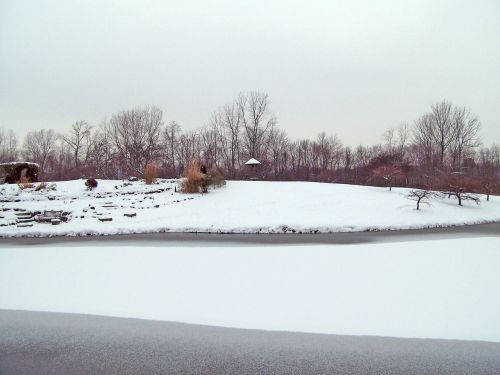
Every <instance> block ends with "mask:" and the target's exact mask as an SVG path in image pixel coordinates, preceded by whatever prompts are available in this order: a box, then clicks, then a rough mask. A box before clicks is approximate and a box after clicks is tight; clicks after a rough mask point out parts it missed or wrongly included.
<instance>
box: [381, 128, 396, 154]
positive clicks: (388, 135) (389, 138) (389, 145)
mask: <svg viewBox="0 0 500 375" xmlns="http://www.w3.org/2000/svg"><path fill="white" fill-rule="evenodd" d="M394 133H395V129H394V128H390V129H387V130H386V131H385V132H384V133H383V134H382V138H383V139H384V142H385V149H386V150H387V152H388V153H390V154H391V153H392V151H393V148H394V144H395V139H394V138H395V135H394Z"/></svg>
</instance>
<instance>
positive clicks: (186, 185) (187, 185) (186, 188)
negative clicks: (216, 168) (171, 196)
mask: <svg viewBox="0 0 500 375" xmlns="http://www.w3.org/2000/svg"><path fill="white" fill-rule="evenodd" d="M204 184H205V176H204V175H203V174H202V173H201V172H200V165H199V164H198V162H196V161H192V162H191V163H189V165H188V167H187V169H186V174H185V176H184V178H183V179H182V181H181V192H182V193H187V194H194V193H199V192H202V191H203V190H204V188H203V185H204Z"/></svg>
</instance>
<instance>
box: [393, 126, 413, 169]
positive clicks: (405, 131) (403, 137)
mask: <svg viewBox="0 0 500 375" xmlns="http://www.w3.org/2000/svg"><path fill="white" fill-rule="evenodd" d="M397 131H398V139H397V145H396V147H397V152H398V154H399V156H400V158H401V160H403V159H404V158H405V152H406V147H407V146H408V141H409V139H410V126H409V125H408V123H406V122H402V123H401V124H399V126H398V128H397Z"/></svg>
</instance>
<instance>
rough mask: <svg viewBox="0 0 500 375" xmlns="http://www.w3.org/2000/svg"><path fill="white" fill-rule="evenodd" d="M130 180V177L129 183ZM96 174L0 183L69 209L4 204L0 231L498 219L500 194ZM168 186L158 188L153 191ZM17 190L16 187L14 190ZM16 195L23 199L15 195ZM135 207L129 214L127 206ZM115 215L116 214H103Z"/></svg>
mask: <svg viewBox="0 0 500 375" xmlns="http://www.w3.org/2000/svg"><path fill="white" fill-rule="evenodd" d="M127 184H128V183H127ZM127 184H124V182H123V181H105V180H99V186H98V188H97V189H95V191H92V192H87V191H86V190H85V186H84V183H83V181H82V180H77V181H68V182H59V183H57V191H56V192H32V191H30V192H26V191H25V192H21V193H18V187H17V186H15V185H10V186H7V187H2V188H0V192H1V195H0V198H1V200H3V201H4V202H3V203H1V206H0V207H1V208H2V209H27V210H30V211H36V210H39V211H40V210H41V211H43V210H65V211H70V212H71V213H72V220H71V221H70V222H69V223H63V224H61V225H59V226H51V225H47V224H34V226H33V227H27V228H18V227H16V226H15V225H7V224H9V223H12V222H13V220H15V215H14V212H13V211H12V210H10V211H4V212H0V216H4V217H3V218H0V225H1V224H2V220H3V223H4V224H6V225H7V226H0V236H5V237H8V236H52V235H71V236H72V235H97V234H118V233H144V232H223V233H300V232H307V233H311V232H312V233H315V232H346V231H366V230H392V229H409V228H425V227H438V226H452V225H464V224H475V223H485V222H494V221H500V198H499V197H492V198H491V201H489V202H486V200H485V197H481V199H482V202H481V205H479V206H476V205H475V204H474V203H471V202H465V203H464V206H463V207H460V206H458V205H457V202H456V200H455V199H453V198H452V199H448V198H438V199H434V200H433V201H432V206H431V207H427V206H423V207H422V208H421V210H420V211H417V210H416V209H415V202H413V201H410V200H408V199H407V198H406V194H407V193H408V189H400V188H394V189H393V191H392V192H391V191H388V189H385V188H378V187H366V186H355V185H341V184H326V183H312V182H263V181H256V182H252V181H230V182H228V184H227V186H226V187H225V188H222V189H218V190H214V191H211V192H210V193H209V194H205V195H201V194H194V195H186V194H180V193H176V192H175V191H174V190H175V186H176V185H177V181H162V182H161V183H160V184H159V185H149V186H148V185H144V183H143V182H134V183H132V184H131V185H127ZM159 189H163V190H162V191H161V192H155V191H157V190H159ZM16 194H17V195H16ZM14 200H18V202H14ZM131 212H134V213H136V214H137V216H135V217H132V218H129V217H125V216H124V213H131ZM103 217H110V218H112V221H111V222H101V221H99V218H103Z"/></svg>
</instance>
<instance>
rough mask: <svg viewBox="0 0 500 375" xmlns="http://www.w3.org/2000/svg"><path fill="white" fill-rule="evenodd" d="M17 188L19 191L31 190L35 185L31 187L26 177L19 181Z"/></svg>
mask: <svg viewBox="0 0 500 375" xmlns="http://www.w3.org/2000/svg"><path fill="white" fill-rule="evenodd" d="M17 186H19V189H21V190H24V189H32V188H33V187H34V186H35V185H33V184H32V183H31V182H30V179H29V178H27V177H21V179H20V180H19V183H18V184H17Z"/></svg>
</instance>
